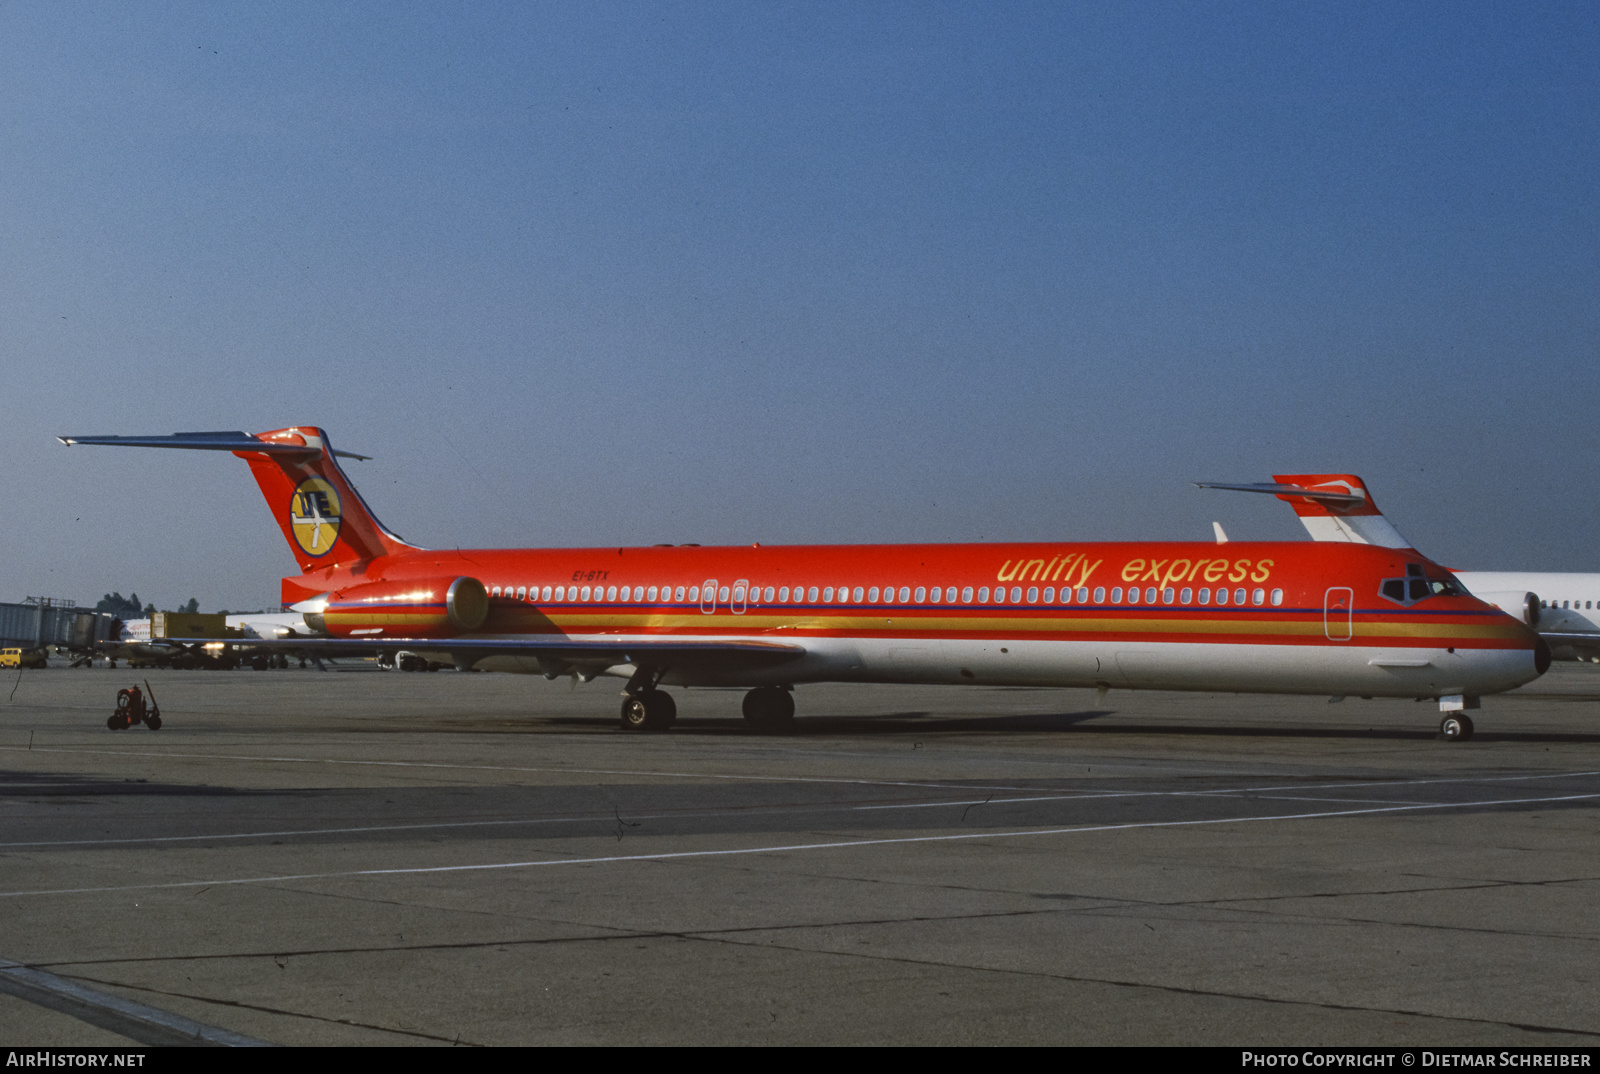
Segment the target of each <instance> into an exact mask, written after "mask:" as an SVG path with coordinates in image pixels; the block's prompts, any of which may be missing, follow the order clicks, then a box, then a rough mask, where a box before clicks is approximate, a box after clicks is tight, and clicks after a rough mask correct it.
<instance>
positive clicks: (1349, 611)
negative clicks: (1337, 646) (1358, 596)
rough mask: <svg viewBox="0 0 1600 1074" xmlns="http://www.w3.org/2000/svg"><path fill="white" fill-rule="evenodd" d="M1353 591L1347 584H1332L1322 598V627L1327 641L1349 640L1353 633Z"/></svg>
mask: <svg viewBox="0 0 1600 1074" xmlns="http://www.w3.org/2000/svg"><path fill="white" fill-rule="evenodd" d="M1354 605H1355V593H1354V592H1352V591H1351V590H1350V588H1349V587H1348V586H1334V587H1333V588H1332V589H1329V590H1328V592H1327V595H1326V596H1325V597H1323V600H1322V629H1323V631H1324V632H1326V633H1327V635H1328V640H1329V641H1349V640H1350V637H1351V635H1352V634H1353V633H1354V628H1353V627H1352V625H1351V617H1352V615H1353V614H1354Z"/></svg>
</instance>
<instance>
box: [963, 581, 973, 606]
mask: <svg viewBox="0 0 1600 1074" xmlns="http://www.w3.org/2000/svg"><path fill="white" fill-rule="evenodd" d="M961 603H962V604H971V603H972V587H971V586H970V585H969V586H963V587H962V589H961Z"/></svg>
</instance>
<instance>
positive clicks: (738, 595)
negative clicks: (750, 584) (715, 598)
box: [722, 585, 744, 604]
mask: <svg viewBox="0 0 1600 1074" xmlns="http://www.w3.org/2000/svg"><path fill="white" fill-rule="evenodd" d="M722 588H723V590H724V591H726V590H727V588H728V587H727V586H723V587H722ZM724 599H726V598H724ZM733 600H734V603H735V604H742V603H743V602H744V586H742V585H736V586H734V587H733Z"/></svg>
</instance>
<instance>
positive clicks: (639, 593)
mask: <svg viewBox="0 0 1600 1074" xmlns="http://www.w3.org/2000/svg"><path fill="white" fill-rule="evenodd" d="M643 599H644V586H642V585H636V586H634V587H633V601H634V603H635V604H637V603H638V602H639V601H641V600H643Z"/></svg>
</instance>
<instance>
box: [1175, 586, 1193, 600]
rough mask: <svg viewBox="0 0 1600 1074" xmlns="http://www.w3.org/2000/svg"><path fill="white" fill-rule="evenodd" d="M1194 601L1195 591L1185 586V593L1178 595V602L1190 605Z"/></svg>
mask: <svg viewBox="0 0 1600 1074" xmlns="http://www.w3.org/2000/svg"><path fill="white" fill-rule="evenodd" d="M1193 601H1194V590H1192V589H1190V588H1189V587H1188V586H1184V588H1183V592H1182V593H1179V594H1178V602H1179V603H1180V604H1190V603H1192V602H1193Z"/></svg>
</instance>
